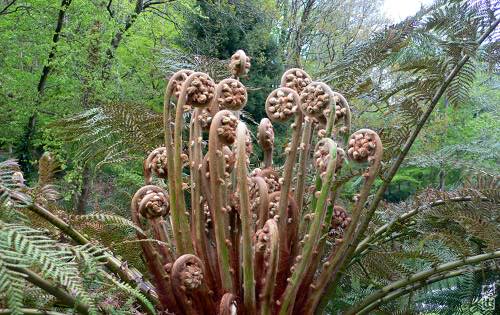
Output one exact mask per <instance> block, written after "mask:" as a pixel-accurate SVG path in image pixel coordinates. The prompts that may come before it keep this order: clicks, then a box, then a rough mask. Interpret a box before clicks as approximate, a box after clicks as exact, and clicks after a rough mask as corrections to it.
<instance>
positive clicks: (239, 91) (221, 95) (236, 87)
mask: <svg viewBox="0 0 500 315" xmlns="http://www.w3.org/2000/svg"><path fill="white" fill-rule="evenodd" d="M247 98H248V96H247V89H246V88H245V86H244V85H243V84H242V83H241V82H240V81H238V80H235V79H224V80H222V81H221V82H219V84H217V88H216V90H215V100H216V104H217V106H218V107H219V109H221V110H222V109H228V110H233V111H237V110H240V109H242V108H243V107H245V105H246V103H247Z"/></svg>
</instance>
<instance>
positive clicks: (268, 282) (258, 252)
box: [255, 219, 279, 315]
mask: <svg viewBox="0 0 500 315" xmlns="http://www.w3.org/2000/svg"><path fill="white" fill-rule="evenodd" d="M255 239H256V244H255V277H256V279H257V292H258V294H259V295H258V308H259V314H261V315H270V314H271V311H272V306H273V304H274V303H273V297H274V287H275V284H276V274H277V272H278V262H279V248H278V247H279V231H278V224H277V223H276V221H275V220H274V219H269V220H267V221H266V223H265V224H264V226H263V228H262V229H260V230H259V231H257V233H256V234H255Z"/></svg>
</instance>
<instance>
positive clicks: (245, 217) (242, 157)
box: [236, 122, 256, 315]
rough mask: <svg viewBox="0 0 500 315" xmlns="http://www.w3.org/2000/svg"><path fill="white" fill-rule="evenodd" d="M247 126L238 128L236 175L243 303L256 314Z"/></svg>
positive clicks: (249, 312)
mask: <svg viewBox="0 0 500 315" xmlns="http://www.w3.org/2000/svg"><path fill="white" fill-rule="evenodd" d="M247 132H248V131H247V128H246V126H245V124H244V123H242V122H240V123H239V124H238V128H237V129H236V150H237V151H236V176H237V182H238V190H239V195H240V196H239V199H240V218H241V226H242V235H243V237H242V251H243V294H244V295H243V304H244V306H245V314H248V315H251V314H255V312H256V308H255V283H254V265H253V262H254V260H253V254H252V234H253V231H252V215H251V213H250V197H249V192H248V172H247V160H248V157H247V154H246V140H247Z"/></svg>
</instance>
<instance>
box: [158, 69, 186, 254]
mask: <svg viewBox="0 0 500 315" xmlns="http://www.w3.org/2000/svg"><path fill="white" fill-rule="evenodd" d="M191 73H192V71H190V70H180V71H178V72H176V73H175V74H174V75H172V77H171V78H170V80H169V81H168V84H167V87H166V89H165V95H164V100H163V129H164V137H165V139H164V140H165V148H166V150H167V166H168V190H169V191H170V203H171V205H170V207H171V210H170V211H171V216H172V230H173V234H174V241H175V245H176V250H177V255H179V254H180V253H183V252H184V251H185V244H184V243H185V239H188V237H187V235H186V238H183V237H182V232H183V231H181V225H182V223H181V221H182V220H185V221H186V224H187V218H185V214H184V211H182V210H180V207H179V201H178V200H179V199H182V200H184V198H182V197H183V193H182V186H181V193H180V194H178V193H177V190H176V188H177V183H178V181H180V180H181V178H182V177H178V179H177V178H176V177H175V160H176V158H175V152H174V150H173V148H174V146H173V139H172V127H171V125H172V115H171V113H170V108H171V107H172V106H171V105H170V99H171V97H172V94H173V93H174V90H175V92H176V93H178V95H176V96H177V98H179V97H180V89H181V87H180V86H182V83H183V82H184V81H185V80H186V79H187V76H188V75H190V74H191ZM184 97H185V96H184ZM176 126H177V125H176ZM179 127H180V126H179ZM179 184H181V185H182V183H179Z"/></svg>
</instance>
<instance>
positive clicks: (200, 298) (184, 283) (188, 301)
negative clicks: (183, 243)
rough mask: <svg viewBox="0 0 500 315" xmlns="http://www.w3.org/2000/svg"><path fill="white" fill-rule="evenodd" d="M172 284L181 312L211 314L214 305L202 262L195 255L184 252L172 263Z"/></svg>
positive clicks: (189, 314)
mask: <svg viewBox="0 0 500 315" xmlns="http://www.w3.org/2000/svg"><path fill="white" fill-rule="evenodd" d="M171 278H172V286H173V287H174V288H175V289H176V290H174V293H175V296H176V298H177V301H178V302H179V304H180V305H181V307H182V310H183V312H182V314H186V315H191V314H192V315H197V314H200V312H201V313H204V314H213V313H214V312H215V305H214V304H213V302H212V298H211V296H210V295H211V294H210V292H209V291H208V289H207V286H206V284H205V279H204V268H203V262H202V261H201V260H200V259H199V258H198V257H196V256H194V255H191V254H185V255H182V256H181V257H179V258H177V260H176V261H175V262H174V264H173V265H172V272H171Z"/></svg>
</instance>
